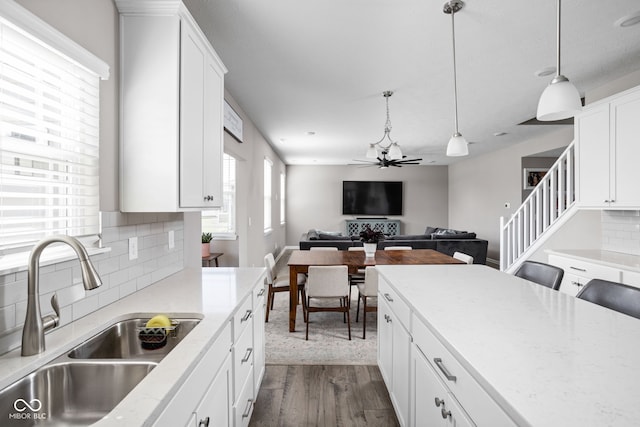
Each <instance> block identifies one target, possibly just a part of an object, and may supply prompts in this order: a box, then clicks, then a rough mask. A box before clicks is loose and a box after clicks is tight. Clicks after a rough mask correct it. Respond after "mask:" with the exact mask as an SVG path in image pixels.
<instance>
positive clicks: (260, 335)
mask: <svg viewBox="0 0 640 427" xmlns="http://www.w3.org/2000/svg"><path fill="white" fill-rule="evenodd" d="M254 292H256V291H255V290H254ZM257 292H258V294H259V296H258V297H257V298H256V300H255V301H256V304H255V314H254V316H253V389H254V392H253V394H254V396H256V397H257V396H258V391H259V390H260V383H261V382H262V377H263V376H264V370H265V348H264V347H265V341H264V316H265V313H264V304H265V289H264V287H263V286H260V290H259V291H257Z"/></svg>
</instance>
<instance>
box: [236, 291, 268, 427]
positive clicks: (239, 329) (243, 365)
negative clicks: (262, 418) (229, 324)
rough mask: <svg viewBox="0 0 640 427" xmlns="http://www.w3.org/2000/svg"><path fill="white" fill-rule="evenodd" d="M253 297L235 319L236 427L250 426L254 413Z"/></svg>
mask: <svg viewBox="0 0 640 427" xmlns="http://www.w3.org/2000/svg"><path fill="white" fill-rule="evenodd" d="M254 320H256V319H255V316H254V315H253V296H252V295H251V296H249V297H248V298H247V299H246V300H245V301H244V302H243V303H242V304H241V306H240V308H239V309H238V311H237V312H236V314H235V316H234V318H233V331H234V345H233V350H232V354H233V383H234V387H233V390H234V393H233V413H234V423H233V425H234V426H235V427H240V426H247V425H249V419H250V417H251V413H252V412H253V402H254V401H255V397H254V381H253V356H254V341H253V325H254ZM260 320H262V319H260Z"/></svg>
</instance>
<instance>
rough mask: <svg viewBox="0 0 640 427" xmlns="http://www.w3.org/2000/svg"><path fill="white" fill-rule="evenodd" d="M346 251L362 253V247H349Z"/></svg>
mask: <svg viewBox="0 0 640 427" xmlns="http://www.w3.org/2000/svg"><path fill="white" fill-rule="evenodd" d="M347 250H348V251H364V246H349V247H348V248H347Z"/></svg>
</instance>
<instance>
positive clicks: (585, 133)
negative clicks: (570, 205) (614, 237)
mask: <svg viewBox="0 0 640 427" xmlns="http://www.w3.org/2000/svg"><path fill="white" fill-rule="evenodd" d="M576 133H577V146H578V150H577V151H578V170H577V172H578V177H577V180H576V185H577V187H578V188H577V192H578V194H577V197H578V203H579V204H580V206H585V207H607V206H609V200H610V199H611V198H610V188H609V182H610V165H609V158H610V157H609V153H610V144H609V140H610V132H609V104H604V105H600V106H597V107H594V108H592V109H589V110H587V111H585V112H583V113H582V114H580V116H578V117H577V124H576Z"/></svg>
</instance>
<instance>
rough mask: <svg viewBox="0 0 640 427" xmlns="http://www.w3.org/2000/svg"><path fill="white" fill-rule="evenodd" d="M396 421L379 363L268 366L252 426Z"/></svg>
mask: <svg viewBox="0 0 640 427" xmlns="http://www.w3.org/2000/svg"><path fill="white" fill-rule="evenodd" d="M398 425H399V424H398V420H397V419H396V416H395V413H394V411H393V407H392V406H391V400H390V399H389V394H388V392H387V389H386V387H385V385H384V381H383V380H382V377H381V376H380V371H379V370H378V367H377V366H360V365H359V366H331V365H321V366H317V365H314V366H308V365H299V366H291V365H288V366H284V365H267V368H266V372H265V376H264V379H263V381H262V386H261V387H260V392H259V394H258V399H257V400H256V403H255V408H254V411H253V415H252V417H251V423H250V424H249V427H265V426H278V427H280V426H283V427H289V426H291V427H301V426H326V427H357V426H381V427H392V426H398Z"/></svg>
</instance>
